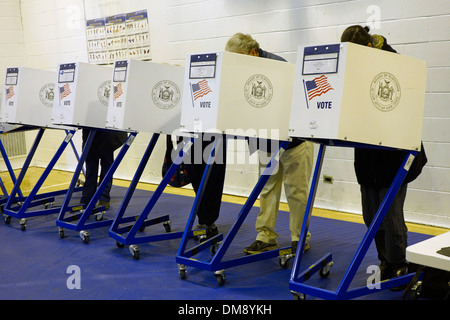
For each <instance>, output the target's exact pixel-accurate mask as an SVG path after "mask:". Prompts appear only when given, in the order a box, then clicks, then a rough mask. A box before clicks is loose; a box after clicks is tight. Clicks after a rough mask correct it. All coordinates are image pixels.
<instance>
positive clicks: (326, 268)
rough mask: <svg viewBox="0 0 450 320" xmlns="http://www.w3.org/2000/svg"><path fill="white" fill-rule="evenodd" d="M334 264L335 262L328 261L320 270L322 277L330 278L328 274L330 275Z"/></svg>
mask: <svg viewBox="0 0 450 320" xmlns="http://www.w3.org/2000/svg"><path fill="white" fill-rule="evenodd" d="M332 265H333V262H330V263H327V264H326V265H324V266H323V267H322V268H321V269H320V270H319V276H320V277H321V278H322V279H325V278H328V276H329V275H330V269H331V266H332Z"/></svg>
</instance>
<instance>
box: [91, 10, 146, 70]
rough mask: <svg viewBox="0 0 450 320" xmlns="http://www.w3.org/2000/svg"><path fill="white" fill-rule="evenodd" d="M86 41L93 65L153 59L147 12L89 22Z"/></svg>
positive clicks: (124, 14) (142, 11)
mask: <svg viewBox="0 0 450 320" xmlns="http://www.w3.org/2000/svg"><path fill="white" fill-rule="evenodd" d="M86 38H87V43H88V56H89V63H93V64H112V63H114V61H116V60H123V59H136V60H150V59H151V55H150V33H149V25H148V14H147V10H140V11H135V12H129V13H123V14H117V15H114V16H109V17H104V18H98V19H92V20H87V21H86Z"/></svg>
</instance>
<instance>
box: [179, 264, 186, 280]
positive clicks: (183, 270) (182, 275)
mask: <svg viewBox="0 0 450 320" xmlns="http://www.w3.org/2000/svg"><path fill="white" fill-rule="evenodd" d="M178 273H179V275H180V279H182V280H184V279H186V266H185V265H182V264H179V265H178Z"/></svg>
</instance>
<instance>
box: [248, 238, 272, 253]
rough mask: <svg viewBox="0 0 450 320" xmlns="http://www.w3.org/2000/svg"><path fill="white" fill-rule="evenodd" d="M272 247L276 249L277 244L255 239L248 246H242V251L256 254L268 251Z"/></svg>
mask: <svg viewBox="0 0 450 320" xmlns="http://www.w3.org/2000/svg"><path fill="white" fill-rule="evenodd" d="M274 249H278V245H277V244H271V243H265V242H262V241H259V240H256V241H255V242H253V243H252V244H251V245H250V246H248V247H247V248H244V252H245V254H257V253H261V252H264V251H270V250H274Z"/></svg>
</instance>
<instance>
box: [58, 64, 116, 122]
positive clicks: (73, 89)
mask: <svg viewBox="0 0 450 320" xmlns="http://www.w3.org/2000/svg"><path fill="white" fill-rule="evenodd" d="M111 72H112V70H111V68H110V67H106V66H99V65H94V64H88V63H84V62H75V63H63V64H60V65H59V66H58V73H57V76H55V77H56V78H55V79H53V81H55V82H56V84H55V85H56V90H55V91H56V94H57V96H56V99H55V101H54V104H53V113H52V118H53V123H54V124H63V125H67V126H72V127H91V128H105V125H106V114H107V111H108V103H109V95H110V91H111V88H110V86H111Z"/></svg>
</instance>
